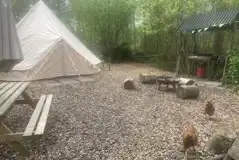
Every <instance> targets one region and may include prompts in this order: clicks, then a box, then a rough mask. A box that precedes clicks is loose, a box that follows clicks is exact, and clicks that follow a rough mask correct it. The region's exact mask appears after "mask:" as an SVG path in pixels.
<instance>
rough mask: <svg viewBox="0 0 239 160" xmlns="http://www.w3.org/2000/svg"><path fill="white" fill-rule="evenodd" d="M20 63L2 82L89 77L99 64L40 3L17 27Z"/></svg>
mask: <svg viewBox="0 0 239 160" xmlns="http://www.w3.org/2000/svg"><path fill="white" fill-rule="evenodd" d="M17 31H18V36H19V39H20V43H21V46H22V50H23V56H24V60H23V61H22V62H21V63H19V64H17V65H16V66H15V67H14V68H13V71H12V72H11V73H7V74H6V73H4V74H1V75H0V79H2V80H14V81H15V80H19V81H22V80H37V79H48V78H53V77H58V76H69V75H71V76H72V75H89V74H94V73H97V72H99V71H100V69H99V68H98V67H97V65H98V64H100V63H101V61H100V59H98V58H97V57H96V56H95V55H94V54H93V53H92V52H91V51H90V50H89V49H88V48H87V47H86V46H85V45H84V44H83V43H82V42H81V41H80V40H79V39H77V38H76V36H74V35H73V34H72V33H71V32H70V31H69V30H68V28H67V27H66V26H65V25H64V24H63V23H62V22H61V21H60V20H59V19H58V18H57V17H56V16H55V15H54V13H53V12H52V11H51V10H50V9H49V8H48V7H47V6H46V5H45V4H44V2H43V1H42V0H40V1H39V2H38V3H37V4H36V5H35V6H34V7H33V8H32V9H31V10H30V11H29V12H28V13H27V14H26V15H25V17H23V19H22V20H21V21H20V22H19V23H18V24H17Z"/></svg>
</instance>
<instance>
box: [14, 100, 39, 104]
mask: <svg viewBox="0 0 239 160" xmlns="http://www.w3.org/2000/svg"><path fill="white" fill-rule="evenodd" d="M32 101H33V102H34V103H35V104H37V102H38V101H39V99H32ZM14 103H15V104H29V102H28V101H26V100H25V99H17V100H16V101H15V102H14Z"/></svg>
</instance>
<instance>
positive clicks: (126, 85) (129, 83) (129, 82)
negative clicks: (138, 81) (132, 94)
mask: <svg viewBox="0 0 239 160" xmlns="http://www.w3.org/2000/svg"><path fill="white" fill-rule="evenodd" d="M124 89H128V90H132V89H136V86H135V83H134V80H133V79H132V78H127V79H125V80H124Z"/></svg>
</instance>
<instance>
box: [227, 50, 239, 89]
mask: <svg viewBox="0 0 239 160" xmlns="http://www.w3.org/2000/svg"><path fill="white" fill-rule="evenodd" d="M227 74H228V78H229V77H230V80H231V83H232V84H234V85H238V84H239V50H238V49H235V50H234V51H232V53H230V56H229V64H228V73H227Z"/></svg>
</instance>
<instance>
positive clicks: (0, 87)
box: [0, 82, 8, 89]
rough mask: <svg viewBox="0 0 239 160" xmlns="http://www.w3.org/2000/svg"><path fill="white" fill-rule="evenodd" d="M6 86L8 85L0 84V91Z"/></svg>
mask: <svg viewBox="0 0 239 160" xmlns="http://www.w3.org/2000/svg"><path fill="white" fill-rule="evenodd" d="M7 84H8V83H6V82H3V83H1V84H0V89H2V88H3V87H5V86H6V85H7Z"/></svg>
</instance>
